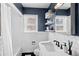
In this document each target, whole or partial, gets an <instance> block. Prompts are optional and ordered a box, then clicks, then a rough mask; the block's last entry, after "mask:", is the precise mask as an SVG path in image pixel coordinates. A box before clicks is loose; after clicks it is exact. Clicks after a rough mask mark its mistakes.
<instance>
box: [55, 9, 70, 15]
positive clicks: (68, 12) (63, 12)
mask: <svg viewBox="0 0 79 59" xmlns="http://www.w3.org/2000/svg"><path fill="white" fill-rule="evenodd" d="M55 12H56V15H67V16H68V15H70V9H68V10H64V9H58V10H55Z"/></svg>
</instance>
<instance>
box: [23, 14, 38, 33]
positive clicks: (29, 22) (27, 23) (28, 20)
mask: <svg viewBox="0 0 79 59" xmlns="http://www.w3.org/2000/svg"><path fill="white" fill-rule="evenodd" d="M37 31H38V15H30V14H26V15H24V32H37Z"/></svg>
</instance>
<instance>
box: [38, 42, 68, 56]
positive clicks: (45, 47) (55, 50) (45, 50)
mask: <svg viewBox="0 0 79 59" xmlns="http://www.w3.org/2000/svg"><path fill="white" fill-rule="evenodd" d="M39 47H40V55H41V56H69V55H68V54H67V53H65V52H64V51H63V50H61V49H60V47H57V46H56V45H55V44H54V42H53V43H52V42H50V41H43V42H40V43H39Z"/></svg>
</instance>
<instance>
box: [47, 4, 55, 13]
mask: <svg viewBox="0 0 79 59" xmlns="http://www.w3.org/2000/svg"><path fill="white" fill-rule="evenodd" d="M55 5H56V3H51V4H50V6H49V8H48V9H51V10H52V12H55V9H54V6H55Z"/></svg>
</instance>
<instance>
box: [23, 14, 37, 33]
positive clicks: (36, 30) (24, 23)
mask: <svg viewBox="0 0 79 59" xmlns="http://www.w3.org/2000/svg"><path fill="white" fill-rule="evenodd" d="M27 15H32V16H33V15H34V14H25V15H24V17H25V16H27ZM34 16H36V31H26V30H25V28H24V32H38V15H34ZM24 17H23V21H24ZM24 27H25V22H24Z"/></svg>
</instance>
